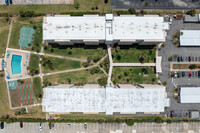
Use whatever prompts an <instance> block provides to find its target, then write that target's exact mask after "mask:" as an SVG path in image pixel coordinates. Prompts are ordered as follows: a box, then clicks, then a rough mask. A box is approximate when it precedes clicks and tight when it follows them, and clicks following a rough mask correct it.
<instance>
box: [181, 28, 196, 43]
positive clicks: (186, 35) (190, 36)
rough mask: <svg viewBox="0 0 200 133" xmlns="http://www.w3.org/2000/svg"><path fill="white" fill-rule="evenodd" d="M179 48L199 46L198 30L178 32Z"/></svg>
mask: <svg viewBox="0 0 200 133" xmlns="http://www.w3.org/2000/svg"><path fill="white" fill-rule="evenodd" d="M180 32H182V35H180V46H200V30H180Z"/></svg>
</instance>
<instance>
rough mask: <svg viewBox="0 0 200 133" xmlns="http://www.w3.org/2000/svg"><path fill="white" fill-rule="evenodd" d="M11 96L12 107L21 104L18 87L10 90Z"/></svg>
mask: <svg viewBox="0 0 200 133" xmlns="http://www.w3.org/2000/svg"><path fill="white" fill-rule="evenodd" d="M10 98H11V103H12V107H19V106H21V99H20V94H19V90H18V88H17V89H13V90H10Z"/></svg>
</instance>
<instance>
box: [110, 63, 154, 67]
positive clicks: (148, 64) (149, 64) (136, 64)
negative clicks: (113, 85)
mask: <svg viewBox="0 0 200 133" xmlns="http://www.w3.org/2000/svg"><path fill="white" fill-rule="evenodd" d="M112 65H113V66H118V67H131V66H138V67H143V66H156V63H113V64H112Z"/></svg>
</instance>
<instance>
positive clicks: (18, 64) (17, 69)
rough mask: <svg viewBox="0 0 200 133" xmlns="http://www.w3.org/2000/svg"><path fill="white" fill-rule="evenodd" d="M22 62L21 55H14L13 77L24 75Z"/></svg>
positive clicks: (12, 63)
mask: <svg viewBox="0 0 200 133" xmlns="http://www.w3.org/2000/svg"><path fill="white" fill-rule="evenodd" d="M21 62H22V56H21V55H15V54H13V55H12V61H11V69H12V75H15V74H20V73H22V68H21Z"/></svg>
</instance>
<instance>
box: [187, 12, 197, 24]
mask: <svg viewBox="0 0 200 133" xmlns="http://www.w3.org/2000/svg"><path fill="white" fill-rule="evenodd" d="M184 22H186V23H198V22H200V15H199V14H196V15H195V16H191V15H185V16H184Z"/></svg>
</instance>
